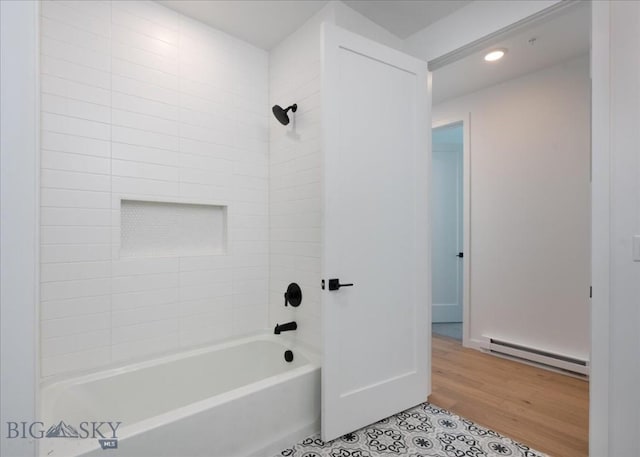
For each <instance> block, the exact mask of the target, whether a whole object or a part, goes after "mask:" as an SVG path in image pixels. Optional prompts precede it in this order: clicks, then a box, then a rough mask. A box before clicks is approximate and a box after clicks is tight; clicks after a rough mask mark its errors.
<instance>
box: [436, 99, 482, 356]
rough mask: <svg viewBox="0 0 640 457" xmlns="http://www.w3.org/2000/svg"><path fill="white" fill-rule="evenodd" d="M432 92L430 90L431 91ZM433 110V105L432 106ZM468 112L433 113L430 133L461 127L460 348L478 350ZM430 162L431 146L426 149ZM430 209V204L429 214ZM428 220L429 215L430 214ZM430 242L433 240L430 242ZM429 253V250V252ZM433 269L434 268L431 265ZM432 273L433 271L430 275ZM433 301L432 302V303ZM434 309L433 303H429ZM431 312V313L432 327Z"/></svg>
mask: <svg viewBox="0 0 640 457" xmlns="http://www.w3.org/2000/svg"><path fill="white" fill-rule="evenodd" d="M432 90H433V89H432ZM431 108H432V110H433V106H432V107H431ZM470 122H471V113H469V112H465V113H460V114H459V115H455V116H451V117H443V118H437V117H436V116H434V114H433V112H432V122H431V130H433V129H437V128H440V127H446V126H448V125H454V124H462V239H463V243H462V252H464V257H463V258H462V345H463V346H464V347H472V348H476V349H480V342H479V341H477V342H474V341H473V340H472V339H471V335H470V328H471V326H470V324H471V262H470V259H471V126H470ZM429 150H430V152H429V163H430V164H432V163H433V147H432V146H431V145H430V148H429ZM431 210H432V207H431V205H430V206H429V211H431ZM429 217H431V215H429ZM431 242H432V243H433V240H431ZM429 250H430V251H431V248H430V249H429ZM431 268H433V265H432V266H431ZM430 273H432V272H430ZM432 302H433V300H432ZM431 306H433V303H432V304H431ZM432 323H433V313H431V314H430V322H429V324H430V325H431V324H432Z"/></svg>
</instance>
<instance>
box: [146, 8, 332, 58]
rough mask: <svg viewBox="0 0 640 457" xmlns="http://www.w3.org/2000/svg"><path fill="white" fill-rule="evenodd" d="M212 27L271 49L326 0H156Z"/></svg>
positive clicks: (260, 46)
mask: <svg viewBox="0 0 640 457" xmlns="http://www.w3.org/2000/svg"><path fill="white" fill-rule="evenodd" d="M158 3H160V4H162V5H164V6H166V7H168V8H171V9H172V10H175V11H177V12H179V13H182V14H184V15H185V16H189V17H192V18H194V19H197V20H199V21H200V22H204V23H205V24H207V25H210V26H211V27H213V28H216V29H218V30H222V31H223V32H226V33H228V34H229V35H233V36H235V37H237V38H240V39H241V40H244V41H247V42H249V43H251V44H253V45H255V46H258V47H259V48H262V49H267V50H268V49H271V48H272V47H274V46H275V45H276V44H278V43H279V42H280V41H282V40H283V39H284V38H285V37H286V36H288V35H290V34H291V33H293V32H295V31H296V29H297V28H298V27H300V26H301V25H302V24H304V22H305V21H306V20H307V19H309V18H310V17H311V16H313V15H314V14H315V13H316V12H317V11H319V10H320V9H321V8H322V7H323V6H324V5H325V4H326V3H327V1H326V0H304V1H300V0H208V1H202V0H159V1H158Z"/></svg>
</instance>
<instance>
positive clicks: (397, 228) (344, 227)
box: [322, 24, 431, 440]
mask: <svg viewBox="0 0 640 457" xmlns="http://www.w3.org/2000/svg"><path fill="white" fill-rule="evenodd" d="M322 43H323V53H322V54H323V61H322V76H323V81H322V83H323V86H322V88H323V89H322V90H323V94H322V109H323V116H322V122H323V154H324V190H323V205H324V213H323V214H324V221H323V235H324V242H323V250H322V260H323V262H322V263H323V266H322V277H323V278H324V280H325V289H324V290H323V291H322V327H323V330H322V338H323V343H322V348H323V361H322V438H323V439H324V440H331V439H334V438H336V437H339V436H341V435H343V434H345V433H348V432H351V431H353V430H356V429H358V428H361V427H363V426H366V425H368V424H371V423H373V422H376V421H378V420H380V419H382V418H384V417H387V416H389V415H392V414H394V413H397V412H399V411H402V410H404V409H407V408H409V407H412V406H414V405H416V404H419V403H421V402H423V401H426V399H427V395H428V394H429V391H430V354H431V350H430V326H429V322H430V304H431V303H430V301H431V297H430V280H431V277H430V274H429V229H428V215H429V210H428V206H429V200H428V192H429V183H428V180H429V166H430V164H429V160H428V157H429V149H430V144H429V139H430V134H431V128H430V124H429V122H430V121H429V116H428V110H429V106H430V103H429V90H428V85H429V80H428V78H429V76H428V72H427V68H426V64H425V63H424V62H422V61H419V60H417V59H414V58H412V57H410V56H407V55H405V54H403V53H401V52H398V51H396V50H393V49H391V48H388V47H386V46H383V45H380V44H378V43H375V42H373V41H370V40H367V39H365V38H363V37H361V36H359V35H355V34H353V33H350V32H347V31H345V30H342V29H340V28H338V27H336V26H334V25H331V24H325V25H324V28H323V40H322ZM330 279H338V280H339V281H340V283H343V284H348V283H352V284H353V286H348V287H340V288H339V289H337V290H329V289H330V287H329V286H330V284H329V280H330Z"/></svg>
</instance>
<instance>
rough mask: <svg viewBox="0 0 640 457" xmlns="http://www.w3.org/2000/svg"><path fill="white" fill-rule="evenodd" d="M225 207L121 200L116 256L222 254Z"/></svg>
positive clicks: (225, 222) (225, 243)
mask: <svg viewBox="0 0 640 457" xmlns="http://www.w3.org/2000/svg"><path fill="white" fill-rule="evenodd" d="M226 253H227V207H226V206H224V205H205V204H192V203H175V202H158V201H142V200H121V202H120V257H163V256H193V255H224V254H226Z"/></svg>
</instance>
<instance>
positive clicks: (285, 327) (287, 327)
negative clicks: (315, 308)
mask: <svg viewBox="0 0 640 457" xmlns="http://www.w3.org/2000/svg"><path fill="white" fill-rule="evenodd" d="M297 328H298V324H296V322H295V321H291V322H287V323H286V324H282V325H280V324H276V328H274V329H273V333H275V334H276V335H280V333H281V332H290V331H291V330H296V329H297Z"/></svg>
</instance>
